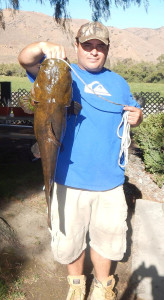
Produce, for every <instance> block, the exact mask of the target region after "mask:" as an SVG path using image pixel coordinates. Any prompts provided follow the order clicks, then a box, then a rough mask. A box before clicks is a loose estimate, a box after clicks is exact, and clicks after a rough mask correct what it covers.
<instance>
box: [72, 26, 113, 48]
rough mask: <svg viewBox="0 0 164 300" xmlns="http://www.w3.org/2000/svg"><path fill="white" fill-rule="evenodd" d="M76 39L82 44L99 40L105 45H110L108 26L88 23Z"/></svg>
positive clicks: (82, 27)
mask: <svg viewBox="0 0 164 300" xmlns="http://www.w3.org/2000/svg"><path fill="white" fill-rule="evenodd" d="M76 38H77V39H78V40H79V42H80V43H84V42H86V41H89V40H93V39H97V40H100V41H102V42H103V43H104V44H106V45H108V44H109V31H108V29H107V27H106V26H104V25H103V24H102V23H99V22H88V23H86V24H84V25H82V26H81V27H80V29H79V31H78V33H77V36H76Z"/></svg>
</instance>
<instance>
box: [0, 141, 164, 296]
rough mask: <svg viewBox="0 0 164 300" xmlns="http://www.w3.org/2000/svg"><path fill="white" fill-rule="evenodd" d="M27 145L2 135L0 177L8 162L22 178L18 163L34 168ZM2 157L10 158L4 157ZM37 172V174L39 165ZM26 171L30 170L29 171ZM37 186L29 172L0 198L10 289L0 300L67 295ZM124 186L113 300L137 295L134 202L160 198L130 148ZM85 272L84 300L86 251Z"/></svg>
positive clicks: (1, 247) (3, 274) (4, 275)
mask: <svg viewBox="0 0 164 300" xmlns="http://www.w3.org/2000/svg"><path fill="white" fill-rule="evenodd" d="M10 146H12V147H10ZM30 146H31V141H25V142H24V143H23V142H22V143H21V144H20V141H15V142H14V147H13V142H11V141H8V140H6V139H4V140H1V143H0V154H1V157H4V158H3V159H2V160H1V175H2V176H3V172H4V170H5V168H6V166H7V165H8V166H9V168H12V171H14V174H15V176H16V177H17V178H19V176H20V177H21V176H22V175H21V174H22V173H21V174H19V172H20V171H19V170H18V166H19V165H21V166H22V167H21V169H22V168H23V166H24V165H25V164H26V165H27V164H29V165H31V166H32V169H35V168H36V164H40V162H39V161H37V162H35V161H32V156H31V153H30ZM7 157H8V158H10V159H7ZM37 167H38V165H37ZM13 168H14V169H13ZM39 168H40V166H39ZM134 169H135V172H138V173H137V174H136V176H134V174H133V172H134ZM39 170H40V172H41V168H40V169H39ZM30 172H31V174H33V173H32V171H30ZM4 176H5V175H4ZM8 176H10V174H8ZM31 176H32V175H31ZM148 178H149V179H148ZM13 180H14V178H13ZM144 180H147V181H146V184H144ZM148 185H149V188H148ZM42 186H43V181H42V177H41V179H39V180H37V178H36V177H35V176H34V178H33V182H32V184H31V183H30V184H29V183H28V182H27V183H26V182H25V184H23V185H22V183H21V185H20V187H19V186H18V187H17V189H16V192H14V195H13V196H11V195H10V196H8V197H6V196H1V197H0V209H1V211H0V227H1V228H4V231H3V232H6V234H4V236H3V243H1V240H0V252H1V253H0V254H1V258H0V279H1V280H2V281H3V282H5V283H7V285H8V286H9V287H10V289H9V294H8V295H9V296H6V297H2V296H0V299H1V300H10V299H17V300H24V299H26V300H31V299H34V300H47V299H48V300H64V299H66V294H67V290H68V285H67V279H66V276H67V272H66V266H63V265H60V264H58V263H57V262H55V261H54V260H53V255H52V252H51V248H50V233H49V231H48V229H47V213H46V211H47V209H46V203H45V197H44V191H43V190H42ZM150 186H151V190H150ZM8 189H9V190H10V186H8ZM124 189H125V194H126V199H127V203H128V207H129V212H128V220H127V222H128V228H129V229H128V233H127V252H126V254H125V257H124V259H123V260H122V261H121V262H119V263H118V264H117V265H116V264H113V266H112V270H113V272H114V271H115V274H116V275H115V279H116V289H117V291H118V299H120V300H132V299H137V297H136V295H135V290H134V289H135V286H134V285H133V283H132V282H131V276H132V274H131V257H132V256H131V253H132V228H133V216H134V207H135V200H136V199H139V198H143V197H144V198H145V199H150V198H151V199H152V201H159V200H160V199H159V197H162V196H159V195H161V190H160V189H159V188H158V187H157V186H156V185H155V184H154V183H153V182H152V180H151V178H150V176H149V175H148V174H146V173H145V171H144V167H143V164H142V162H141V159H140V158H139V157H138V156H136V154H135V153H134V149H133V148H132V149H131V150H130V159H129V167H128V170H127V174H126V183H125V185H124ZM85 274H86V275H87V278H88V280H87V298H86V299H89V291H90V290H92V279H93V268H92V264H91V261H90V257H89V251H88V249H87V255H86V261H85ZM0 292H1V290H0Z"/></svg>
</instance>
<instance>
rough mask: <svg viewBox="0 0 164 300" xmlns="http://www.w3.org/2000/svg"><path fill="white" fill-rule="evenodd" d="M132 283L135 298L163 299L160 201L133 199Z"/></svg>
mask: <svg viewBox="0 0 164 300" xmlns="http://www.w3.org/2000/svg"><path fill="white" fill-rule="evenodd" d="M132 282H133V289H134V290H135V293H136V294H137V296H138V297H139V298H141V299H143V300H163V299H164V203H158V202H153V201H149V200H143V199H138V200H137V201H136V208H135V216H134V223H133V251H132Z"/></svg>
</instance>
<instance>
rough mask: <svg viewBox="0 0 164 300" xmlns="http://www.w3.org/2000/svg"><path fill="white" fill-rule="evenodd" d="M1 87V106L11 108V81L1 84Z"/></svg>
mask: <svg viewBox="0 0 164 300" xmlns="http://www.w3.org/2000/svg"><path fill="white" fill-rule="evenodd" d="M0 85H1V99H0V104H1V105H4V106H9V105H10V102H11V82H10V81H4V82H0Z"/></svg>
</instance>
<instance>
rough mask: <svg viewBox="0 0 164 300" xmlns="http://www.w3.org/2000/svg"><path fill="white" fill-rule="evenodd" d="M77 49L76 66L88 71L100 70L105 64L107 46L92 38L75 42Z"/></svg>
mask: <svg viewBox="0 0 164 300" xmlns="http://www.w3.org/2000/svg"><path fill="white" fill-rule="evenodd" d="M75 47H76V49H77V58H78V66H79V67H80V68H81V69H82V70H86V71H89V72H100V71H101V70H102V68H103V66H104V64H105V61H106V58H107V55H108V50H109V46H107V45H106V44H104V43H103V42H101V41H100V40H97V39H94V40H89V41H87V42H84V43H79V44H78V45H77V44H75Z"/></svg>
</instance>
